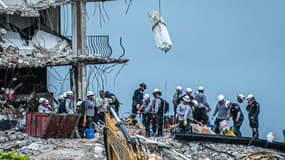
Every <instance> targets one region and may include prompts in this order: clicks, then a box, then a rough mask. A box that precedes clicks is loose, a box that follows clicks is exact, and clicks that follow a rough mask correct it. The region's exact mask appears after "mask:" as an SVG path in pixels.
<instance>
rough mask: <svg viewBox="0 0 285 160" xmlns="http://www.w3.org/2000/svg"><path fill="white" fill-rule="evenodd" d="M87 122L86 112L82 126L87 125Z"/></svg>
mask: <svg viewBox="0 0 285 160" xmlns="http://www.w3.org/2000/svg"><path fill="white" fill-rule="evenodd" d="M86 124H87V118H86V113H84V115H83V122H82V126H83V127H86Z"/></svg>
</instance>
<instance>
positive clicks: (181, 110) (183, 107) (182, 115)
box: [176, 96, 190, 132]
mask: <svg viewBox="0 0 285 160" xmlns="http://www.w3.org/2000/svg"><path fill="white" fill-rule="evenodd" d="M189 102H190V97H189V96H184V97H183V99H182V101H181V103H180V104H179V105H178V106H177V109H176V113H177V115H178V122H179V128H180V130H181V132H186V127H187V125H188V121H187V117H188V112H189V109H190V106H189Z"/></svg>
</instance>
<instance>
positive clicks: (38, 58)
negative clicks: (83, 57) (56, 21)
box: [0, 30, 75, 68]
mask: <svg viewBox="0 0 285 160" xmlns="http://www.w3.org/2000/svg"><path fill="white" fill-rule="evenodd" d="M2 39H3V40H2V41H0V47H1V48H2V49H1V50H0V67H4V66H8V67H10V68H12V67H13V66H14V65H15V64H16V65H17V66H18V67H19V68H21V67H25V66H29V67H31V66H33V67H44V66H46V65H48V64H50V63H65V62H66V61H70V60H72V58H73V57H74V56H75V54H74V53H73V52H72V49H71V47H70V45H69V44H68V42H67V40H65V39H63V38H61V37H58V36H56V35H53V34H51V33H48V32H45V31H41V30H39V31H37V32H36V33H35V34H34V36H33V37H32V39H31V40H23V39H22V38H21V36H20V34H19V33H18V32H13V31H7V32H6V33H5V34H3V36H2Z"/></svg>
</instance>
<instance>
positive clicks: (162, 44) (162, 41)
mask: <svg viewBox="0 0 285 160" xmlns="http://www.w3.org/2000/svg"><path fill="white" fill-rule="evenodd" d="M148 15H149V17H150V21H151V25H152V32H153V36H154V40H155V42H156V45H157V47H158V48H159V49H161V50H162V51H163V52H165V53H167V52H168V51H169V50H170V49H171V47H172V42H171V39H170V36H169V33H168V29H167V27H166V25H165V23H164V20H163V18H162V17H161V16H160V14H159V12H158V11H152V12H149V14H148Z"/></svg>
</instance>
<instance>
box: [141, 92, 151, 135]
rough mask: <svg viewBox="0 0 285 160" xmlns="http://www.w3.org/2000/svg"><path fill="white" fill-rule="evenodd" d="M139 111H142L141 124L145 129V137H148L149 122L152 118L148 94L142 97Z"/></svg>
mask: <svg viewBox="0 0 285 160" xmlns="http://www.w3.org/2000/svg"><path fill="white" fill-rule="evenodd" d="M141 110H142V111H143V123H144V127H145V134H146V137H150V121H151V118H152V104H151V100H150V96H149V94H145V95H144V97H143V104H142V107H141Z"/></svg>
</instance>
